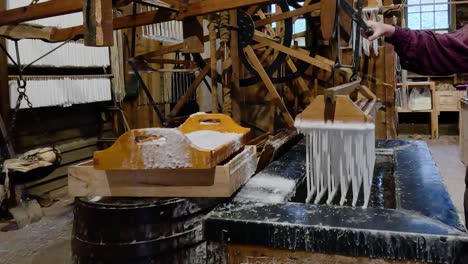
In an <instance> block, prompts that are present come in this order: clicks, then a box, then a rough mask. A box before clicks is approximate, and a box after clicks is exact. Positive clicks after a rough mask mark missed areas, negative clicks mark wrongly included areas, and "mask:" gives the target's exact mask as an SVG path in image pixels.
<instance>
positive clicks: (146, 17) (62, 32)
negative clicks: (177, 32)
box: [50, 10, 175, 42]
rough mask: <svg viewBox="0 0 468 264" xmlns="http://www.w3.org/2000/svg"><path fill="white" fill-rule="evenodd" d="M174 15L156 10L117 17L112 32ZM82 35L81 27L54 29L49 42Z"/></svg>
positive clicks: (168, 18)
mask: <svg viewBox="0 0 468 264" xmlns="http://www.w3.org/2000/svg"><path fill="white" fill-rule="evenodd" d="M174 17H175V13H172V12H169V11H166V10H156V11H149V12H144V13H140V14H138V15H130V16H124V17H117V18H115V19H114V22H113V28H114V30H119V29H125V28H131V27H138V26H143V25H148V24H153V23H159V22H164V21H169V20H172V19H174ZM83 34H84V29H83V26H76V27H69V28H63V29H56V30H54V31H53V33H52V35H51V37H50V42H61V41H66V40H69V39H78V38H80V37H81V36H83Z"/></svg>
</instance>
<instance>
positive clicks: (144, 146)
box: [94, 113, 250, 170]
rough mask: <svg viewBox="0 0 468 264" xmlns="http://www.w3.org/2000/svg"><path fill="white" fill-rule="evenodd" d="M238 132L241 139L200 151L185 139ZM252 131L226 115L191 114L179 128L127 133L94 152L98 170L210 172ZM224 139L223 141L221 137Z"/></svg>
mask: <svg viewBox="0 0 468 264" xmlns="http://www.w3.org/2000/svg"><path fill="white" fill-rule="evenodd" d="M197 131H199V132H200V131H215V132H220V133H236V134H239V135H240V138H239V139H236V140H233V141H230V142H226V143H225V144H223V145H221V146H214V147H215V148H203V149H202V148H200V147H197V146H196V145H194V144H193V142H192V141H190V140H189V138H188V137H187V136H186V135H187V134H189V133H191V132H197ZM249 134H250V129H249V128H244V127H241V126H239V125H238V124H236V122H234V120H232V119H231V118H230V117H229V116H226V115H223V114H204V113H198V114H194V115H192V116H191V117H190V118H188V119H187V121H186V122H185V123H184V124H182V125H181V126H180V127H178V128H145V129H134V130H131V131H128V132H127V133H125V134H123V135H122V136H120V137H119V139H118V140H117V141H116V142H115V144H114V145H112V146H111V147H110V148H108V149H106V150H103V151H96V152H94V168H96V169H98V170H144V169H211V168H214V167H215V166H216V165H218V164H219V163H220V162H222V161H224V160H226V159H227V158H229V157H230V156H231V155H232V154H234V153H235V152H237V151H238V150H239V149H241V148H242V147H243V146H244V145H245V144H246V143H247V141H248V139H249ZM221 139H222V138H221Z"/></svg>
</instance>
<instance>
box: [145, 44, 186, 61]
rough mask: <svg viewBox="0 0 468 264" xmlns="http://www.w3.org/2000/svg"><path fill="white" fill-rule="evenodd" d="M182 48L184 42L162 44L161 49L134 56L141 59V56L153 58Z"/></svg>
mask: <svg viewBox="0 0 468 264" xmlns="http://www.w3.org/2000/svg"><path fill="white" fill-rule="evenodd" d="M183 48H184V43H179V44H174V45H171V46H162V47H161V49H159V50H157V51H151V52H147V53H144V54H140V55H138V56H136V58H137V59H143V58H145V59H146V58H148V59H151V58H155V57H161V56H163V55H165V54H168V53H174V52H176V51H179V50H182V49H183Z"/></svg>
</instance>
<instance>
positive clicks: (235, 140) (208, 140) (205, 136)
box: [185, 130, 242, 150]
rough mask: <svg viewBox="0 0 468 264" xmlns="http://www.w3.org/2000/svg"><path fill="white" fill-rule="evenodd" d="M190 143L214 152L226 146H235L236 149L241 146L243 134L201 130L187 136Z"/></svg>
mask: <svg viewBox="0 0 468 264" xmlns="http://www.w3.org/2000/svg"><path fill="white" fill-rule="evenodd" d="M185 136H186V137H187V138H188V139H189V140H190V142H191V143H192V144H193V145H195V146H196V147H198V148H201V149H206V150H214V149H217V148H219V147H221V146H222V145H225V144H235V145H236V149H238V148H239V146H240V139H241V137H242V134H237V133H221V132H217V131H212V130H199V131H195V132H191V133H187V134H185Z"/></svg>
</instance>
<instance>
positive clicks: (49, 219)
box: [0, 196, 73, 264]
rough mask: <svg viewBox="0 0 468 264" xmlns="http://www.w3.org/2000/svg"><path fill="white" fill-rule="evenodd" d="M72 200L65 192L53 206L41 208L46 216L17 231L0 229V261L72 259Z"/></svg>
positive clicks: (41, 263) (28, 263)
mask: <svg viewBox="0 0 468 264" xmlns="http://www.w3.org/2000/svg"><path fill="white" fill-rule="evenodd" d="M72 201H73V200H72V199H71V198H68V197H66V196H64V197H62V198H61V200H59V201H58V202H57V203H55V204H54V205H53V206H51V207H49V208H43V211H44V215H45V216H44V217H43V218H42V220H40V221H39V222H36V223H34V224H31V225H28V226H26V227H24V228H22V229H20V230H17V231H10V232H0V263H2V264H3V263H5V264H51V263H53V264H59V263H60V264H68V263H71V261H70V260H71V253H70V252H71V251H70V237H71V230H72V223H73V211H72V210H73V208H72Z"/></svg>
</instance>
